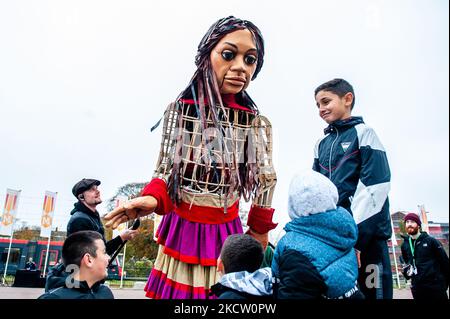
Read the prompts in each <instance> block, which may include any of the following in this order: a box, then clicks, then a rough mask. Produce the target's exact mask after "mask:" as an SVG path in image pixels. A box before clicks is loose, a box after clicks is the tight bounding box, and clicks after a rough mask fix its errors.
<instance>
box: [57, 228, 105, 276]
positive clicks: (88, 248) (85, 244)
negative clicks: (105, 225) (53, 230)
mask: <svg viewBox="0 0 450 319" xmlns="http://www.w3.org/2000/svg"><path fill="white" fill-rule="evenodd" d="M97 239H101V240H103V237H102V235H100V233H98V232H96V231H92V230H83V231H78V232H75V233H73V234H72V235H70V236H69V237H67V238H66V240H65V241H64V244H63V247H62V260H63V263H64V265H65V266H68V265H72V264H75V265H77V266H78V267H80V264H81V259H82V258H83V256H84V255H85V254H86V253H88V254H89V255H91V256H92V257H97V253H96V251H97V245H96V243H95V241H96V240H97Z"/></svg>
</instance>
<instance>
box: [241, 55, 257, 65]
mask: <svg viewBox="0 0 450 319" xmlns="http://www.w3.org/2000/svg"><path fill="white" fill-rule="evenodd" d="M256 60H257V59H256V57H255V56H254V55H246V56H245V58H244V61H245V63H247V64H255V63H256Z"/></svg>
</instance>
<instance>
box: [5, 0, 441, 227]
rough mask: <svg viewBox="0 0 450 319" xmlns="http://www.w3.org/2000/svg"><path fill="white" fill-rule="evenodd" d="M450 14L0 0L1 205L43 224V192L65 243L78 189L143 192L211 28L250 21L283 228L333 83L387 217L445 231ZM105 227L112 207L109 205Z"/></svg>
mask: <svg viewBox="0 0 450 319" xmlns="http://www.w3.org/2000/svg"><path fill="white" fill-rule="evenodd" d="M448 6H449V2H448V1H447V0H422V1H419V0H417V1H413V0H404V1H402V0H396V1H392V0H385V1H384V0H367V1H360V0H354V1H350V0H348V1H334V0H329V1H328V0H321V1H282V0H280V1H273V0H270V1H264V0H257V1H234V0H228V1H220V2H219V1H210V0H209V1H168V0H166V1H144V0H142V1H111V0H108V1H97V0H86V1H80V0H78V1H61V0H54V1H7V0H0V205H1V207H2V209H3V205H4V200H5V193H6V188H12V189H20V190H22V194H21V199H20V203H19V209H18V216H17V217H18V218H19V223H20V222H27V223H28V224H29V225H32V224H38V223H39V220H40V215H41V212H42V203H43V199H44V193H45V191H46V190H49V191H54V192H58V198H57V200H56V212H55V223H54V226H58V227H60V228H63V229H65V227H66V223H67V221H68V218H69V211H70V210H71V208H72V205H73V203H74V202H75V197H73V195H72V194H71V189H72V186H73V185H74V184H75V182H77V181H78V180H80V179H81V178H83V177H87V178H97V179H99V180H101V181H102V185H101V191H102V197H103V199H104V203H106V200H107V199H108V198H110V197H112V196H113V195H114V194H115V192H116V191H117V189H118V187H120V186H121V185H124V184H126V183H129V182H146V181H149V179H150V178H151V176H152V173H153V170H154V167H155V163H156V160H157V157H158V153H159V143H160V134H161V127H159V128H158V129H157V130H156V131H154V132H153V133H150V128H151V127H152V126H153V124H154V123H155V122H156V121H157V120H158V119H159V118H160V117H161V115H162V113H163V111H164V109H165V108H166V106H167V104H168V103H169V102H171V101H173V100H174V99H175V98H176V96H177V95H178V94H179V92H180V91H181V90H182V89H184V88H185V86H186V85H187V83H188V81H189V80H190V78H191V76H192V75H193V73H194V71H195V65H194V56H195V54H196V48H197V45H198V43H199V41H200V40H201V38H202V36H203V35H204V33H205V32H206V30H207V29H208V28H209V26H210V25H211V24H212V23H213V22H215V21H216V20H217V19H219V18H221V17H224V16H228V15H235V16H237V17H240V18H243V19H247V20H250V21H252V22H254V23H255V24H256V25H257V26H258V27H259V28H260V29H261V31H262V33H263V36H264V38H265V44H266V55H265V63H264V66H263V68H262V70H261V73H260V74H259V75H258V78H257V79H256V80H255V81H254V82H252V83H251V84H250V87H249V89H248V92H249V94H250V96H251V97H252V98H253V100H254V101H255V102H256V103H257V105H258V106H259V108H260V110H261V112H262V114H263V115H265V116H267V117H268V118H269V119H270V120H271V122H272V125H273V128H274V165H275V169H276V171H277V175H278V184H277V188H276V191H275V195H274V201H273V206H274V208H275V209H276V215H275V220H276V221H279V222H280V227H279V228H278V229H280V228H281V226H282V225H284V223H285V222H286V221H287V220H288V217H287V190H288V186H289V182H290V178H291V177H292V175H293V174H294V173H295V172H297V171H300V170H303V169H305V168H310V167H311V166H312V162H313V154H314V153H313V148H314V145H315V142H316V141H317V139H318V138H319V137H321V136H322V134H323V128H324V127H325V126H326V123H325V122H323V121H322V120H321V119H320V118H319V116H318V111H317V108H316V106H315V101H314V96H313V92H314V89H315V88H316V87H317V86H318V85H320V84H321V83H323V82H325V81H328V80H330V79H333V78H336V77H342V78H345V79H347V80H348V81H349V82H350V83H352V84H353V86H354V89H355V94H356V105H355V108H354V111H353V115H357V116H359V115H362V116H363V118H364V120H365V122H366V123H367V124H368V125H370V126H371V127H373V128H374V129H375V131H376V132H377V134H378V136H379V137H380V139H381V141H382V143H383V144H384V147H385V149H386V151H387V156H388V160H389V163H390V168H391V173H392V188H391V192H390V203H391V210H392V211H393V212H395V211H399V210H406V211H415V212H417V210H418V208H417V205H419V204H424V205H425V208H426V210H428V211H429V212H430V214H429V219H431V220H433V221H436V222H448V219H449V216H448V212H449V197H448V193H449V182H448V181H449V156H448V155H449V149H448V139H449V122H448V121H449V119H448V115H449V114H448V113H449V91H448V86H449V83H448V82H449V74H448V73H449V71H448V70H449V42H448V41H449V40H448V36H449V34H448V32H449V31H448V30H449V28H448V27H449V13H448V9H449V8H448ZM99 211H100V213H101V214H103V213H106V205H105V204H102V205H101V206H99Z"/></svg>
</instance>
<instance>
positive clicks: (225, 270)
mask: <svg viewBox="0 0 450 319" xmlns="http://www.w3.org/2000/svg"><path fill="white" fill-rule="evenodd" d="M263 257H264V251H263V247H262V245H261V243H260V242H259V241H257V240H256V239H255V238H253V237H252V236H250V235H247V234H234V235H230V236H228V237H227V239H226V240H225V242H224V244H223V246H222V250H221V252H220V257H219V259H218V261H217V270H218V271H219V272H220V273H222V274H223V276H222V278H221V279H220V281H219V282H218V283H217V284H215V285H213V286H212V287H211V294H213V295H216V296H217V297H218V298H219V299H270V298H271V295H272V273H271V270H270V268H269V267H266V268H260V266H261V263H262V261H263Z"/></svg>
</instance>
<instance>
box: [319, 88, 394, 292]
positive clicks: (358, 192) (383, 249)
mask: <svg viewBox="0 0 450 319" xmlns="http://www.w3.org/2000/svg"><path fill="white" fill-rule="evenodd" d="M314 97H315V100H316V103H317V107H318V109H319V115H320V117H321V118H322V119H323V120H324V121H325V122H326V123H327V124H328V127H327V128H326V129H325V130H324V132H325V136H324V137H322V138H321V139H320V140H319V141H318V142H317V144H316V147H315V152H314V153H315V154H314V165H313V169H314V170H315V171H317V172H319V173H321V174H323V175H325V176H327V177H328V178H329V179H330V180H331V181H332V182H333V183H334V184H335V185H336V187H337V189H338V191H339V201H338V204H337V205H338V206H342V207H344V208H345V209H347V210H348V211H349V212H350V213H352V215H353V218H354V220H355V222H356V224H357V225H358V234H359V235H358V241H357V243H356V245H355V248H356V250H357V256H358V257H359V259H360V269H359V278H358V282H359V285H360V288H361V290H362V291H363V293H364V294H365V296H366V298H368V299H391V298H392V294H393V290H392V271H391V264H390V259H389V251H388V246H387V240H388V239H389V238H390V237H391V233H392V229H391V222H390V214H389V200H388V193H389V190H390V180H391V174H390V170H389V164H388V160H387V157H386V152H385V150H384V147H383V145H382V144H381V142H380V140H379V139H378V137H377V135H376V134H375V131H374V130H373V129H372V128H370V127H369V126H367V125H366V124H365V123H364V121H363V119H362V117H356V116H352V115H351V113H352V109H353V106H354V104H355V93H354V90H353V87H352V86H351V85H350V83H348V82H347V81H345V80H343V79H334V80H331V81H328V82H326V83H324V84H322V85H320V86H319V87H317V89H316V90H315V92H314Z"/></svg>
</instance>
